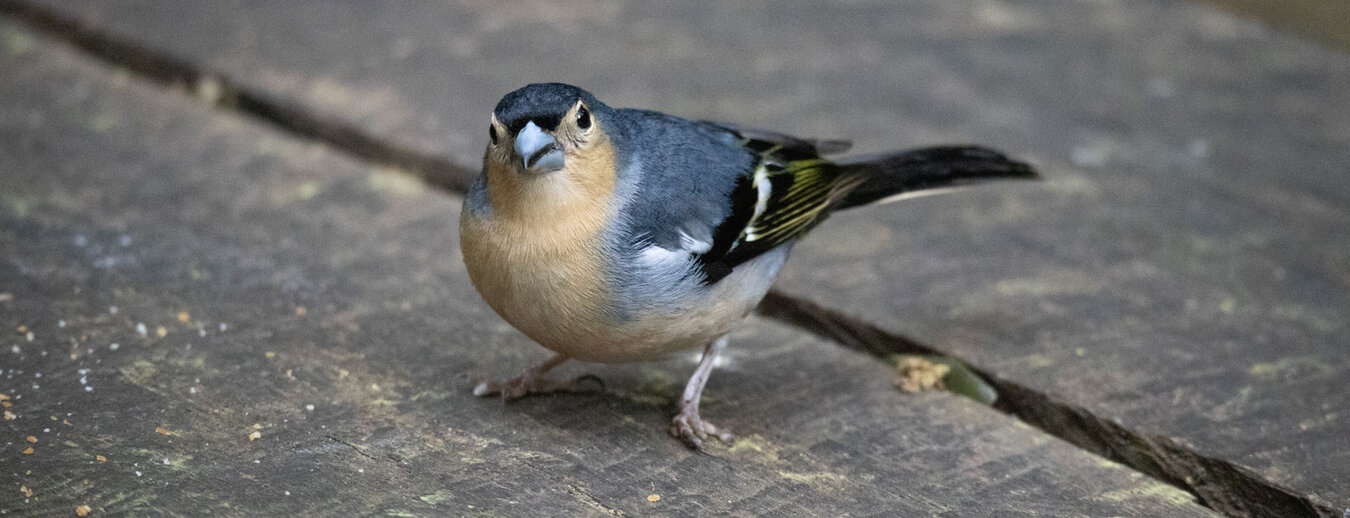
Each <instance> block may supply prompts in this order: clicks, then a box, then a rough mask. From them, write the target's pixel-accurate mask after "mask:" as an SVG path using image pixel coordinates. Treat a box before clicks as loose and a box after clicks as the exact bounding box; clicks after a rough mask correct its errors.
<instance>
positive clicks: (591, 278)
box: [460, 222, 786, 363]
mask: <svg viewBox="0 0 1350 518" xmlns="http://www.w3.org/2000/svg"><path fill="white" fill-rule="evenodd" d="M460 241H461V245H462V248H463V250H464V255H465V265H466V266H467V267H468V271H469V277H470V279H472V281H473V283H474V286H475V287H476V288H477V289H478V291H479V293H480V294H481V295H482V296H483V299H484V300H485V301H486V302H487V303H488V305H489V306H491V307H492V309H493V310H495V311H496V312H497V314H499V315H501V317H502V318H503V319H505V320H506V321H507V322H509V323H510V324H511V325H512V326H514V327H515V328H516V329H518V330H520V331H521V332H522V333H524V334H525V335H526V336H528V337H530V338H531V339H532V340H534V341H536V342H538V343H539V344H540V345H542V346H544V347H546V348H548V349H551V350H553V351H555V352H558V353H560V354H563V355H566V356H568V357H570V358H575V359H578V360H583V361H591V362H601V363H621V362H633V361H647V360H656V359H661V358H665V357H668V356H670V355H672V354H674V353H678V352H681V351H687V350H691V349H698V348H701V347H703V346H704V345H706V344H708V343H709V342H711V341H713V340H715V339H717V338H718V337H720V336H722V335H723V334H725V333H726V332H727V331H729V330H730V329H731V328H732V327H733V326H735V325H736V324H737V323H738V322H740V321H741V320H743V319H744V318H745V317H746V315H748V314H749V313H750V312H751V311H752V310H753V309H754V308H755V306H756V305H758V304H759V301H760V299H762V298H763V297H764V294H765V293H766V292H767V291H768V289H769V285H770V284H771V283H772V279H773V276H774V274H775V273H776V272H777V270H778V267H779V266H781V265H782V262H783V259H784V258H785V257H786V251H784V252H782V253H771V254H768V255H766V256H762V257H760V258H757V259H755V260H753V261H750V262H748V263H746V264H743V265H741V266H739V267H737V269H736V271H735V272H733V273H732V274H731V275H728V276H727V277H726V278H724V279H722V280H721V281H720V282H718V283H717V284H715V285H713V286H711V287H704V288H699V289H693V288H690V287H689V286H684V287H682V288H683V289H684V290H685V291H684V292H682V293H685V300H682V301H681V303H680V304H679V305H678V306H676V305H671V304H664V303H658V304H651V305H650V306H651V307H650V308H649V309H643V310H642V311H640V312H637V313H634V314H630V315H626V316H625V317H623V318H621V319H620V318H617V317H615V316H614V312H613V311H611V310H610V308H611V304H610V303H611V302H612V298H611V297H614V296H616V295H615V294H614V293H612V292H611V291H612V290H610V289H609V287H608V282H607V279H606V278H605V277H604V271H605V268H606V267H607V266H608V265H606V264H603V263H601V262H600V261H599V259H600V258H599V255H598V254H595V253H593V251H591V250H586V249H584V248H579V247H578V248H559V249H554V250H540V249H538V248H530V249H525V248H523V247H519V246H515V245H514V244H513V242H516V241H517V240H509V239H503V238H502V237H501V235H500V234H499V233H494V232H492V231H491V230H490V229H489V228H487V226H486V225H484V224H482V223H481V222H464V224H463V225H461V235H460ZM671 288H672V289H674V288H676V287H673V286H672V287H671ZM638 305H639V306H646V305H645V304H638Z"/></svg>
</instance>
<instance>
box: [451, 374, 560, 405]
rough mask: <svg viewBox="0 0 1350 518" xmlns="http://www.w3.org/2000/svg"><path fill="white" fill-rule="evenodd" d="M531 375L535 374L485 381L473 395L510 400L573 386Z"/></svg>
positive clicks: (474, 390) (476, 388)
mask: <svg viewBox="0 0 1350 518" xmlns="http://www.w3.org/2000/svg"><path fill="white" fill-rule="evenodd" d="M531 374H533V373H530V372H526V373H525V374H521V375H519V376H516V377H514V378H511V379H509V380H494V381H484V382H482V383H479V384H478V386H476V387H474V388H473V395H475V396H478V397H489V396H501V397H502V399H507V400H510V399H518V398H522V397H525V396H528V395H530V394H546V393H549V392H558V391H561V390H566V389H568V388H569V387H570V386H571V384H570V383H559V382H556V381H552V380H547V379H544V378H543V377H542V376H533V375H531Z"/></svg>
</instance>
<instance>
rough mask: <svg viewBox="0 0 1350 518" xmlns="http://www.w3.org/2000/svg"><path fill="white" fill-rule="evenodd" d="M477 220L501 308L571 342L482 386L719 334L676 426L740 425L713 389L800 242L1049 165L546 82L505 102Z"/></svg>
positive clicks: (639, 356) (476, 280)
mask: <svg viewBox="0 0 1350 518" xmlns="http://www.w3.org/2000/svg"><path fill="white" fill-rule="evenodd" d="M488 136H489V139H490V142H489V143H488V146H487V152H486V154H485V156H484V158H483V171H482V173H481V174H480V175H479V176H478V178H477V179H476V180H475V182H474V183H473V185H472V187H471V188H470V189H469V191H468V194H467V196H466V197H465V200H464V210H463V212H462V216H461V219H460V242H461V245H462V249H463V253H464V263H465V265H467V267H468V270H469V276H470V278H471V279H472V280H473V284H474V286H475V287H476V288H477V289H478V292H479V293H480V294H482V296H483V299H484V300H486V301H487V303H488V305H489V306H491V307H492V309H494V310H495V311H496V312H497V313H498V314H499V315H501V317H502V318H504V319H506V321H507V322H510V323H511V325H513V326H515V327H516V329H519V330H520V331H521V332H523V333H525V335H527V336H529V337H530V338H531V339H533V340H534V341H536V342H538V343H539V344H540V345H542V346H544V347H546V348H548V349H550V350H552V351H553V352H554V353H556V354H555V355H554V356H553V357H552V358H550V359H549V360H547V361H545V362H544V363H542V364H540V365H537V366H535V367H533V368H530V369H528V370H526V371H525V372H524V373H523V374H521V375H520V376H518V377H516V378H514V379H511V380H508V381H502V382H485V383H482V384H480V385H478V386H477V387H476V388H475V389H474V394H476V395H480V396H486V395H494V394H500V395H502V396H503V397H506V398H515V397H520V396H523V395H526V394H529V393H532V392H541V391H547V390H554V389H557V388H559V386H558V385H555V384H553V383H550V382H548V381H545V380H544V378H543V377H542V375H543V374H544V373H545V372H547V371H548V370H549V369H551V368H553V367H556V366H557V365H558V364H561V363H563V362H564V361H566V360H568V359H577V360H583V361H589V362H605V363H618V362H636V361H648V360H658V359H663V358H666V357H669V356H670V355H672V354H674V353H678V352H681V351H687V350H693V349H698V348H702V349H703V354H702V358H701V360H700V361H699V364H698V367H697V368H696V370H695V371H694V374H693V376H691V377H690V378H689V382H688V384H687V386H686V387H685V390H684V394H683V396H682V397H681V398H680V400H679V413H678V414H677V415H676V416H675V418H674V419H673V421H672V423H671V426H670V433H671V434H672V435H674V436H676V437H678V438H680V439H682V440H683V441H685V442H686V443H687V444H689V445H690V446H692V447H698V446H699V445H701V443H702V441H703V440H705V439H707V438H708V437H716V438H718V439H722V440H725V439H728V438H729V437H730V434H728V433H727V431H726V430H723V429H720V428H718V427H716V426H714V425H713V424H711V423H709V422H708V421H706V420H704V419H702V418H700V417H699V412H698V403H699V397H700V395H701V394H702V392H703V386H704V383H706V382H707V380H708V375H709V374H710V372H711V370H712V367H713V360H714V358H715V357H716V355H717V353H718V351H719V350H720V349H722V348H723V347H724V346H725V344H726V334H727V331H728V330H730V329H731V328H732V326H734V325H736V323H738V322H740V321H741V320H742V319H744V318H745V317H746V316H747V315H749V313H750V312H751V310H753V309H754V308H755V306H756V305H757V304H759V301H760V299H762V298H763V297H764V295H765V293H767V292H768V290H769V286H770V284H772V282H773V278H774V276H775V275H776V274H777V272H778V269H779V267H780V266H782V265H783V261H784V260H786V259H787V256H788V252H789V251H790V250H791V248H792V245H793V243H794V242H795V241H796V240H797V239H799V238H800V237H802V235H803V234H804V233H806V232H807V231H808V230H810V229H811V228H812V227H814V226H816V225H818V224H819V223H820V222H821V221H822V220H823V219H825V217H826V216H827V215H828V214H830V213H831V212H833V211H837V210H842V209H847V208H851V207H857V206H861V205H867V204H872V203H878V202H885V201H889V200H894V199H900V198H903V197H907V196H912V195H915V194H926V193H931V192H935V191H936V190H939V189H942V188H948V187H954V186H959V185H964V184H969V183H974V182H979V181H982V180H988V179H996V178H1024V179H1031V178H1036V177H1037V174H1036V172H1035V171H1034V170H1033V169H1032V168H1031V167H1030V166H1028V165H1026V164H1024V163H1021V162H1017V161H1013V160H1010V159H1008V158H1007V157H1005V156H1003V155H1002V154H1000V153H998V152H995V151H991V150H989V149H985V148H981V147H969V146H944V147H931V148H924V149H917V150H910V151H902V152H896V153H885V154H880V155H873V156H865V157H852V158H844V159H840V160H830V159H826V158H822V155H826V154H833V153H840V152H843V151H845V150H847V149H848V147H849V144H848V143H847V142H843V141H834V140H808V139H801V138H796V137H791V136H788V135H783V134H780V133H775V132H771V131H763V130H756V129H750V128H744V127H741V126H736V125H732V124H726V123H717V122H706V121H692V120H686V119H682V118H679V117H675V116H672V115H666V114H664V113H659V112H654V111H647V110H636V109H622V108H611V107H609V106H606V105H605V104H604V103H601V102H600V101H599V100H597V99H596V98H595V97H594V96H593V95H591V94H590V93H589V92H586V91H585V90H582V89H580V88H577V87H575V86H571V85H566V84H560V83H541V84H532V85H529V86H526V87H524V88H521V89H519V90H516V91H514V92H511V93H509V94H507V95H506V97H504V98H502V100H501V102H499V103H498V104H497V107H496V108H495V109H494V110H493V112H492V123H491V126H490V127H489V129H488Z"/></svg>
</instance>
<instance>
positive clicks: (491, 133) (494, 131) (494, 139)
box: [488, 124, 497, 144]
mask: <svg viewBox="0 0 1350 518" xmlns="http://www.w3.org/2000/svg"><path fill="white" fill-rule="evenodd" d="M488 136H489V137H491V138H492V143H493V144H496V143H497V126H494V125H491V124H489V125H488Z"/></svg>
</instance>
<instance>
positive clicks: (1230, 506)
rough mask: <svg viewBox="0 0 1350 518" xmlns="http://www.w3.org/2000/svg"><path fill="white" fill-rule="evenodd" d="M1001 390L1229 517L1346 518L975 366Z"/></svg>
mask: <svg viewBox="0 0 1350 518" xmlns="http://www.w3.org/2000/svg"><path fill="white" fill-rule="evenodd" d="M759 312H760V313H761V314H762V315H764V316H767V317H769V318H773V319H776V320H779V321H782V322H785V323H787V324H789V325H792V326H794V327H797V328H799V329H802V330H805V331H808V332H811V333H815V334H817V335H819V336H821V337H824V338H827V339H830V340H832V341H835V342H837V343H839V344H841V345H844V346H845V347H848V348H850V349H855V350H858V351H861V352H865V353H868V354H871V355H873V356H877V357H879V358H884V357H886V356H887V355H891V354H943V353H942V352H941V351H938V350H936V349H933V348H931V347H929V346H926V345H923V344H921V343H919V342H917V341H915V340H913V339H910V338H908V337H905V336H900V335H896V334H892V333H888V332H886V331H884V330H882V329H880V328H878V327H877V326H875V325H872V324H870V323H867V322H864V321H862V320H859V319H856V318H852V317H849V316H847V315H844V314H841V313H838V312H835V311H831V310H830V309H828V308H824V307H821V306H819V305H816V304H813V303H811V302H809V301H805V300H800V299H796V298H793V297H789V296H786V295H783V294H781V293H776V292H771V293H770V294H769V296H768V297H765V299H764V302H763V303H761V304H760V307H759ZM971 369H972V370H973V371H975V372H976V373H977V374H978V375H979V376H980V377H982V378H984V379H985V381H987V382H988V383H989V384H990V385H992V386H993V387H994V389H995V390H997V391H998V394H999V398H998V401H997V402H996V403H995V404H994V408H995V409H997V410H999V411H1002V412H1005V413H1008V414H1011V415H1014V416H1016V417H1017V418H1019V419H1021V420H1023V421H1025V422H1026V423H1028V424H1030V425H1032V426H1035V427H1037V428H1039V429H1041V430H1043V431H1045V432H1046V433H1049V434H1051V435H1054V436H1056V437H1059V438H1061V439H1064V440H1065V441H1068V442H1069V443H1071V444H1073V445H1075V446H1078V447H1080V448H1083V449H1085V450H1088V451H1091V452H1093V453H1096V454H1098V455H1101V456H1103V457H1106V458H1108V459H1111V460H1113V461H1116V462H1120V463H1122V464H1124V465H1126V466H1129V467H1131V468H1134V469H1136V470H1138V471H1140V472H1142V473H1145V474H1147V475H1149V476H1152V477H1154V478H1156V479H1158V480H1161V481H1164V482H1166V483H1168V484H1171V485H1173V486H1176V487H1178V488H1180V489H1182V490H1185V491H1187V492H1189V493H1191V494H1193V495H1195V497H1196V499H1197V500H1198V501H1199V502H1200V503H1201V504H1203V505H1205V506H1207V507H1209V508H1211V509H1214V510H1216V511H1219V512H1222V513H1224V514H1227V515H1230V516H1243V517H1246V516H1268V517H1296V516H1297V517H1314V518H1343V517H1344V515H1343V514H1342V511H1341V510H1339V509H1335V508H1332V507H1330V506H1325V505H1320V504H1319V503H1317V502H1313V501H1312V500H1311V499H1309V498H1308V497H1307V496H1304V495H1300V494H1298V492H1296V491H1295V490H1294V489H1292V488H1289V487H1285V486H1283V485H1280V484H1277V483H1274V482H1271V481H1268V480H1265V479H1263V478H1262V477H1260V476H1259V475H1258V474H1256V473H1254V472H1252V471H1251V470H1249V469H1246V468H1244V467H1242V466H1239V465H1236V464H1233V463H1231V462H1229V461H1226V460H1224V459H1219V458H1215V457H1209V456H1205V455H1201V454H1199V453H1197V452H1195V451H1193V450H1190V449H1187V448H1186V447H1185V446H1182V445H1180V444H1178V443H1177V442H1176V441H1174V440H1172V439H1170V438H1167V437H1164V436H1159V435H1148V434H1144V433H1141V432H1140V431H1138V430H1130V429H1127V428H1126V427H1124V426H1122V425H1120V424H1117V423H1116V422H1114V421H1112V420H1110V419H1109V418H1106V417H1103V416H1099V415H1095V414H1093V413H1092V412H1091V411H1090V410H1088V409H1086V408H1083V407H1081V406H1078V405H1075V404H1073V403H1072V402H1069V401H1066V400H1064V399H1061V398H1058V397H1056V396H1054V395H1052V394H1046V393H1042V392H1038V391H1036V390H1032V389H1030V388H1028V387H1026V386H1024V385H1022V384H1019V383H1016V382H1014V381H1012V380H1009V379H1006V378H1003V377H1000V376H998V375H997V374H995V373H992V372H989V371H987V370H983V369H979V368H978V367H976V366H973V365H972V366H971Z"/></svg>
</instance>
